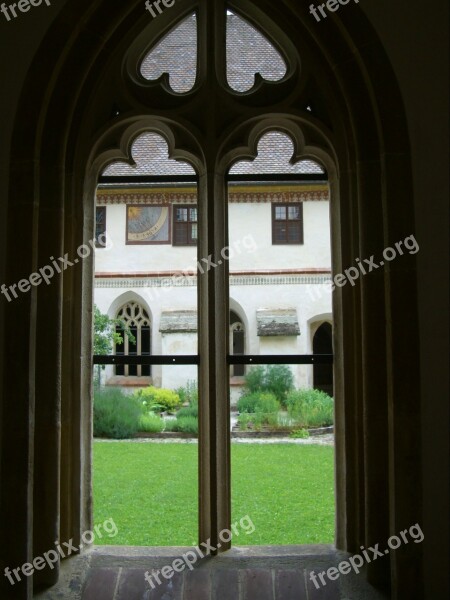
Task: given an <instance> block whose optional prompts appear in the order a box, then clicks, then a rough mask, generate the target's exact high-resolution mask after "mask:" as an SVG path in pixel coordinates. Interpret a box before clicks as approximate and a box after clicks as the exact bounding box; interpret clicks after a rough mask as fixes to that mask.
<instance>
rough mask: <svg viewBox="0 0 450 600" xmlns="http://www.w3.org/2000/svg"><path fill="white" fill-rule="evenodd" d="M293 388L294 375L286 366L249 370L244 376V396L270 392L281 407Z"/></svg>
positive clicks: (270, 366)
mask: <svg viewBox="0 0 450 600" xmlns="http://www.w3.org/2000/svg"><path fill="white" fill-rule="evenodd" d="M293 387H294V375H293V374H292V371H291V369H290V368H289V366H288V365H266V366H257V367H254V368H253V369H250V370H249V371H248V373H247V375H246V376H245V383H244V395H248V394H253V393H256V392H271V393H272V394H274V395H275V397H276V399H277V400H278V401H279V402H280V404H281V405H282V406H285V405H286V398H287V395H288V393H289V391H290V390H292V389H293Z"/></svg>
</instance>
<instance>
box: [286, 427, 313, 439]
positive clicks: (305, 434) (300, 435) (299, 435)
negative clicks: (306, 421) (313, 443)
mask: <svg viewBox="0 0 450 600" xmlns="http://www.w3.org/2000/svg"><path fill="white" fill-rule="evenodd" d="M289 437H291V438H296V439H302V440H306V439H307V438H309V431H308V430H307V429H294V430H293V431H291V433H290V434H289Z"/></svg>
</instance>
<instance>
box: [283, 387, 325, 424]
mask: <svg viewBox="0 0 450 600" xmlns="http://www.w3.org/2000/svg"><path fill="white" fill-rule="evenodd" d="M287 405H288V413H289V416H290V417H292V419H293V420H294V421H295V422H296V423H297V424H298V425H300V426H301V427H326V426H329V425H332V424H333V422H334V401H333V398H331V397H330V396H329V395H328V394H326V393H325V392H322V391H321V390H315V389H299V390H296V391H292V392H291V393H290V394H289V395H288V397H287Z"/></svg>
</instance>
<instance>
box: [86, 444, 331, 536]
mask: <svg viewBox="0 0 450 600" xmlns="http://www.w3.org/2000/svg"><path fill="white" fill-rule="evenodd" d="M197 452H198V447H197V445H194V444H170V443H169V444H152V443H142V444H138V443H130V442H114V443H109V442H101V441H96V442H95V443H94V522H95V524H97V525H98V524H101V523H103V522H104V521H105V520H107V519H109V518H112V519H113V520H114V522H115V524H116V525H117V528H118V530H119V533H118V535H117V536H116V537H115V538H106V539H97V540H96V542H95V543H97V544H100V543H109V544H115V545H133V546H189V545H192V543H193V542H195V543H196V541H197V510H198V501H197ZM333 453H334V450H333V448H332V447H330V446H307V445H297V444H274V445H272V444H271V445H262V444H233V445H232V473H233V475H232V499H233V504H232V506H233V511H232V512H233V515H232V522H233V523H234V522H238V521H240V519H242V518H243V517H245V516H248V517H250V519H251V520H252V522H253V524H254V525H255V528H256V529H255V531H254V532H253V533H252V534H251V535H246V534H245V533H244V529H245V528H244V527H239V525H238V528H239V530H240V532H241V534H240V535H239V536H238V537H236V536H235V538H234V543H235V544H237V545H250V544H251V545H255V544H265V545H276V544H311V543H330V542H332V541H333V536H334V475H333Z"/></svg>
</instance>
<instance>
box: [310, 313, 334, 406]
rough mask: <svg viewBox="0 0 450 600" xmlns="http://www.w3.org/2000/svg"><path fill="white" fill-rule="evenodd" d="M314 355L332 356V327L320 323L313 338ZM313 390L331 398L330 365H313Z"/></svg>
mask: <svg viewBox="0 0 450 600" xmlns="http://www.w3.org/2000/svg"><path fill="white" fill-rule="evenodd" d="M313 353H314V354H333V341H332V326H331V324H330V323H322V324H321V325H320V326H319V327H318V328H317V330H316V332H315V333H314V336H313ZM313 369H314V375H313V376H314V388H315V389H316V390H322V391H323V392H326V393H327V394H328V395H329V396H333V368H332V366H331V365H314V367H313Z"/></svg>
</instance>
